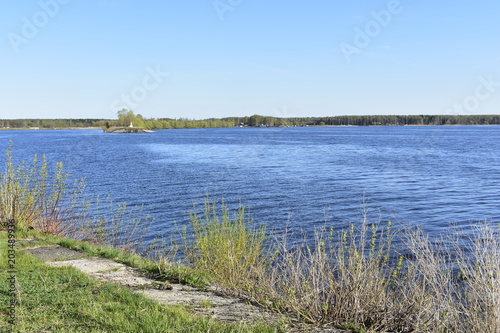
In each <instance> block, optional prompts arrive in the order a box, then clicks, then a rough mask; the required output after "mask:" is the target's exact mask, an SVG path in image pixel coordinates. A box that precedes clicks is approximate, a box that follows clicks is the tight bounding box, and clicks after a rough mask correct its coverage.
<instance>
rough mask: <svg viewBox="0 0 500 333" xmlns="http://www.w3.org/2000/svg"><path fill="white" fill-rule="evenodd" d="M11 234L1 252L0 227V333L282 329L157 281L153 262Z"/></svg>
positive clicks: (226, 301) (230, 301)
mask: <svg viewBox="0 0 500 333" xmlns="http://www.w3.org/2000/svg"><path fill="white" fill-rule="evenodd" d="M16 238H19V239H17V241H16V243H15V246H14V247H10V249H11V252H9V247H8V237H7V232H6V231H2V232H0V252H1V253H2V257H5V258H6V257H7V255H6V256H3V254H7V253H13V254H14V255H13V256H12V257H13V258H14V260H15V264H14V265H15V267H14V269H9V267H7V262H6V261H4V260H2V262H1V263H0V267H1V269H2V272H1V273H0V279H1V280H0V281H1V283H0V288H1V290H2V293H1V294H0V313H1V314H2V317H4V318H6V319H11V320H13V322H11V323H10V324H9V322H8V321H2V322H1V324H0V330H1V331H2V332H9V331H10V329H11V328H13V330H12V332H18V331H19V332H21V331H22V332H25V331H30V332H31V331H51V332H65V333H68V332H82V331H84V332H103V331H106V332H120V333H122V332H167V331H168V332H181V331H182V332H208V331H210V330H211V331H214V332H284V331H285V326H283V324H282V323H280V322H279V317H278V316H276V315H274V316H273V317H270V316H272V315H266V312H265V311H263V310H262V309H261V308H258V307H253V306H251V305H248V304H246V303H244V302H242V301H241V300H239V299H234V298H224V297H221V296H218V295H216V294H214V292H211V291H209V290H208V289H207V287H204V288H201V287H200V288H194V287H190V286H187V285H184V286H183V285H180V284H179V283H178V281H175V280H176V279H178V278H179V276H177V277H175V276H170V277H169V278H170V281H173V282H169V281H165V280H166V278H167V277H166V276H162V274H161V272H160V269H159V268H160V266H159V263H154V262H152V261H148V260H145V259H143V258H141V257H138V256H135V255H132V254H130V253H125V252H123V251H120V250H117V249H111V248H105V247H97V246H95V245H92V244H89V243H86V242H77V241H74V240H71V239H65V238H60V237H53V236H50V235H46V234H42V233H39V232H36V231H29V232H26V231H20V232H18V234H17V235H16ZM70 248H72V249H70ZM75 249H77V250H78V251H77V250H75ZM124 263H125V264H124ZM12 272H15V273H14V274H13V273H12ZM12 276H14V277H15V283H13V284H10V283H8V281H9V278H10V277H12ZM152 277H155V278H152ZM162 277H163V279H162ZM7 290H9V292H6V291H7ZM11 302H15V304H14V306H12V307H10V308H9V304H11ZM11 314H12V316H11ZM273 318H274V319H273ZM264 322H265V324H264ZM273 323H274V324H273Z"/></svg>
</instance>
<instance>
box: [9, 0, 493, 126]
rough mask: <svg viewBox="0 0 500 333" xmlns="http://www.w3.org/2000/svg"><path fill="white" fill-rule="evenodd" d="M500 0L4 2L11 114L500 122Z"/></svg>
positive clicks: (101, 116)
mask: <svg viewBox="0 0 500 333" xmlns="http://www.w3.org/2000/svg"><path fill="white" fill-rule="evenodd" d="M499 13H500V3H499V2H498V1H493V0H485V1H481V2H473V1H440V2H435V1H429V0H421V1H416V0H413V1H411V0H401V1H398V0H389V1H378V0H376V1H374V0H371V1H368V0H364V1H345V0H344V1H340V0H337V1H335V0H317V1H290V0H288V1H285V0H252V1H251V0H197V1H170V0H164V1H152V0H144V1H140V2H139V1H130V0H86V1H81V0H36V1H34V0H22V1H15V0H4V1H2V2H1V3H0V22H1V23H0V27H1V28H0V29H1V30H0V36H1V37H2V38H1V41H0V50H1V52H0V62H1V64H2V66H1V67H2V71H1V73H2V75H1V78H0V90H1V92H2V97H1V98H0V118H115V117H116V111H118V109H121V108H122V107H126V108H129V109H132V110H134V111H135V112H136V113H140V114H142V115H143V116H145V117H148V118H149V117H171V118H179V117H184V118H192V119H201V118H209V117H227V116H244V115H252V114H262V115H270V116H277V117H292V116H335V115H354V114H356V115H362V114H491V113H497V114H498V113H500V33H499V31H500V20H498V14H499Z"/></svg>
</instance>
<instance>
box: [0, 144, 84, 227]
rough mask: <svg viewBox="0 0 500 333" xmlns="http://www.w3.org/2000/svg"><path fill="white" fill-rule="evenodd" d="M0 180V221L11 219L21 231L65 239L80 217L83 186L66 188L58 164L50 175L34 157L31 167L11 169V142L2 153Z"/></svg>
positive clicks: (45, 163)
mask: <svg viewBox="0 0 500 333" xmlns="http://www.w3.org/2000/svg"><path fill="white" fill-rule="evenodd" d="M0 177H1V179H0V218H1V219H13V220H15V221H16V223H18V224H20V225H23V226H25V227H33V228H35V229H38V230H40V231H42V232H47V233H51V234H54V235H67V234H68V233H70V232H71V231H72V227H73V226H74V223H73V222H76V221H78V220H79V219H81V218H82V215H83V214H84V209H83V207H82V206H80V205H79V204H80V202H81V200H82V198H83V192H84V188H85V186H84V183H83V181H76V182H74V183H73V184H69V182H68V174H67V173H65V172H64V171H63V165H62V163H57V164H56V167H55V170H54V171H53V174H52V175H51V174H49V170H48V165H47V161H46V158H45V156H43V157H42V161H41V162H40V161H39V159H38V156H37V155H35V156H34V157H33V161H32V164H31V165H28V164H26V163H25V162H24V161H22V162H21V163H19V164H18V165H15V164H14V162H13V156H12V142H11V143H10V145H9V148H8V149H7V151H6V164H5V172H4V173H0Z"/></svg>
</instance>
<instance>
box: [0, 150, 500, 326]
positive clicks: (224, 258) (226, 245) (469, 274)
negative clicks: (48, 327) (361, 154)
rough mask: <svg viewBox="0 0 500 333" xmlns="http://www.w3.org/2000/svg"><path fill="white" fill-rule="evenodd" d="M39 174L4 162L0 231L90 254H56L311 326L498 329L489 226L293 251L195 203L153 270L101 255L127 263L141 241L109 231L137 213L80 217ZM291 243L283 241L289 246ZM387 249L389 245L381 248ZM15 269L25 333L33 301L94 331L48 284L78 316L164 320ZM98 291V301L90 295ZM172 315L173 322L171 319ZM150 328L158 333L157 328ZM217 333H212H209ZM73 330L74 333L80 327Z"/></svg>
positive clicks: (497, 247)
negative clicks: (128, 270)
mask: <svg viewBox="0 0 500 333" xmlns="http://www.w3.org/2000/svg"><path fill="white" fill-rule="evenodd" d="M9 154H10V155H11V154H12V152H11V150H8V152H7V155H8V156H9ZM44 165H45V164H42V166H38V164H37V162H36V159H35V162H34V163H33V165H32V166H31V167H26V166H25V165H24V164H20V165H17V166H15V165H13V163H12V159H11V158H7V165H6V168H5V170H6V171H5V173H4V174H2V179H1V182H0V203H1V205H0V218H1V219H2V220H3V221H5V220H7V219H15V221H16V222H17V223H18V227H19V228H20V230H22V229H26V228H27V227H29V226H31V227H34V228H35V229H39V230H42V231H45V232H48V233H56V234H63V235H68V236H70V237H73V238H85V239H86V240H87V241H90V242H93V243H95V244H97V245H96V247H94V248H93V249H91V248H90V247H89V246H88V245H85V246H84V245H81V244H82V243H79V242H76V241H71V240H65V241H64V242H62V243H61V244H63V245H65V246H69V247H73V248H78V247H82V248H83V247H85V248H87V250H88V251H94V252H96V251H97V252H98V253H102V255H105V256H108V257H113V256H114V257H119V258H121V259H119V260H122V261H124V262H127V263H130V264H134V265H137V262H139V263H140V264H139V265H142V266H141V267H142V268H144V269H147V270H149V271H150V272H152V273H155V274H157V275H159V276H162V277H164V278H165V279H175V280H176V281H181V282H184V283H190V284H194V285H197V286H199V287H202V286H203V285H204V284H205V283H215V284H216V285H218V286H220V288H222V290H223V291H224V292H226V293H228V294H232V295H237V296H240V297H244V298H246V299H247V300H249V301H252V302H255V303H259V304H261V305H262V306H265V307H267V308H269V309H271V310H273V311H276V312H279V313H283V314H287V315H290V316H293V317H295V318H297V319H299V320H300V321H302V322H306V323H311V324H315V325H326V326H335V327H344V328H345V327H349V328H353V329H355V330H357V331H358V332H362V331H373V332H386V331H390V332H491V333H492V332H499V331H500V275H499V273H500V237H499V233H498V228H494V227H492V226H491V225H489V224H486V223H481V224H477V225H476V226H475V227H476V229H475V233H474V234H470V233H465V232H463V233H462V234H460V233H459V232H457V233H455V234H454V235H450V236H446V237H445V236H443V240H442V241H441V242H440V243H437V244H435V243H432V242H431V241H429V240H428V238H427V236H426V235H425V234H424V233H423V232H422V231H421V230H419V229H418V228H402V227H400V226H398V228H395V227H394V226H393V225H392V224H391V223H390V222H389V223H371V222H370V221H368V220H367V219H366V218H365V219H364V220H363V221H361V222H360V223H358V224H352V225H351V226H350V228H348V229H347V230H335V229H333V228H328V229H327V228H325V229H319V230H317V232H316V233H315V235H313V236H312V237H307V236H304V238H303V240H302V242H300V241H299V242H297V241H296V240H297V237H296V235H290V234H286V233H285V234H284V235H282V236H273V237H271V236H270V235H271V234H274V233H272V232H269V231H268V230H267V229H266V226H265V225H261V224H257V223H254V222H253V221H252V220H251V218H250V217H249V215H248V212H247V211H246V210H245V208H244V207H240V208H239V209H238V210H236V211H234V212H231V211H230V209H229V208H228V207H226V206H225V205H224V203H222V204H220V205H218V204H217V203H216V202H215V201H210V200H208V199H207V202H206V204H205V207H204V209H203V210H202V211H201V212H199V211H198V210H197V209H196V208H194V209H193V211H192V212H191V214H190V217H191V225H190V226H186V227H185V228H184V229H183V230H181V231H180V232H181V235H182V242H181V243H180V244H176V245H177V247H176V248H177V249H178V250H179V251H181V253H182V255H183V256H182V258H183V261H182V263H183V264H184V265H178V264H174V263H172V257H169V256H167V255H166V253H165V252H164V251H166V250H167V249H168V248H171V247H169V246H168V245H167V244H166V243H163V244H164V245H163V246H160V244H161V243H162V242H159V241H158V242H156V243H154V244H152V246H150V247H147V248H146V250H149V251H152V250H153V249H154V250H155V255H156V261H146V260H141V259H138V257H137V256H134V255H132V254H130V255H128V256H127V255H120V256H118V255H117V253H116V252H113V250H109V249H108V250H102V246H103V245H107V246H111V247H114V248H120V247H123V246H125V248H126V249H127V250H128V253H133V252H134V249H137V245H140V241H141V235H142V234H141V233H136V234H134V235H135V236H134V237H132V238H131V237H124V234H126V235H129V234H131V232H128V231H126V232H120V230H123V229H124V230H137V228H139V229H141V230H142V229H144V228H142V227H143V226H144V225H147V224H148V223H150V221H151V220H149V219H147V218H144V219H142V218H139V219H138V218H137V217H136V216H137V214H139V213H140V212H136V213H137V214H132V215H127V214H128V213H127V208H126V206H120V207H119V208H118V209H117V210H115V211H113V212H112V213H108V214H98V216H97V217H95V216H94V217H93V216H92V215H89V214H88V210H87V209H86V208H85V207H88V205H89V203H88V202H84V203H82V204H80V205H79V204H78V200H81V198H82V196H80V195H78V193H81V192H80V189H81V187H80V185H78V184H80V183H79V182H77V183H74V185H73V186H72V187H71V186H70V185H69V184H68V183H69V182H68V180H67V178H65V175H64V173H63V172H62V166H58V167H56V168H55V171H54V173H53V176H48V174H49V173H48V171H47V168H46V166H44ZM40 175H42V176H40ZM37 191H38V192H37ZM42 193H46V195H45V196H43V195H42ZM75 193H76V194H75ZM40 196H41V198H42V199H39V197H40ZM90 204H91V203H90ZM111 207H113V206H111ZM52 211H55V212H61V213H60V214H62V212H68V215H67V216H71V217H72V218H71V219H69V218H64V219H61V215H51V213H50V212H52ZM40 212H42V213H40ZM69 212H72V214H69ZM74 212H78V214H75V213H74ZM131 216H132V217H131ZM134 216H135V217H134ZM38 221H42V223H39V222H38ZM148 221H149V222H148ZM292 239H294V240H295V242H293V243H291V242H290V240H292ZM395 241H397V244H398V246H394V245H393V244H394V242H395ZM2 244H3V245H2V246H4V248H3V249H2V251H5V250H6V249H5V246H6V245H5V243H2ZM85 244H87V243H85ZM142 249H143V250H144V246H143V247H142ZM20 262H21V264H20V269H23V275H24V274H26V276H27V278H26V279H27V280H25V281H24V280H23V281H20V282H19V285H20V286H22V288H28V289H26V290H29V292H26V295H23V298H21V300H23V299H24V297H26V298H27V300H26V301H23V302H22V303H21V307H24V304H31V303H30V302H34V303H35V305H30V306H31V307H28V308H26V311H27V312H25V313H24V314H23V317H22V318H25V319H23V320H25V323H26V325H34V326H30V327H36V325H41V322H43V320H45V319H41V318H42V312H43V311H42V308H45V307H47V305H46V304H45V303H40V302H39V303H36V302H38V301H36V299H38V298H39V297H40V298H42V299H44V298H43V297H56V298H54V300H52V299H49V300H47V302H49V303H50V302H54V303H55V304H58V306H59V308H61V307H63V308H64V307H68V311H63V314H65V313H66V314H68V316H72V318H73V319H72V320H77V321H76V322H72V321H68V322H69V323H70V325H75V331H78V329H79V328H78V327H81V325H82V323H83V322H87V321H89V322H90V323H95V322H98V321H97V320H94V319H92V320H87V318H85V319H81V320H80V319H79V318H81V317H79V315H78V314H80V313H83V314H85V316H90V318H99V317H100V316H102V313H100V312H96V313H95V314H93V313H92V314H88V310H85V309H84V308H80V307H78V304H73V302H70V303H69V304H63V303H61V302H62V299H58V298H57V296H55V294H62V295H68V294H67V293H69V292H70V291H67V290H66V289H62V290H57V292H52V291H53V289H52V288H59V285H60V284H61V288H67V286H66V287H64V285H65V284H67V283H72V284H75V286H77V288H74V290H75V293H77V294H79V295H80V294H81V295H82V296H81V297H84V299H82V301H81V302H83V304H87V306H90V305H91V304H94V303H91V302H97V303H98V306H97V305H96V306H97V308H102V307H104V310H103V311H108V310H109V308H108V307H106V306H105V305H107V304H111V309H114V310H111V312H112V313H113V311H115V310H116V311H118V312H120V311H122V312H124V311H125V310H124V308H123V307H124V304H125V305H126V306H125V307H129V306H130V307H132V308H133V307H136V308H137V306H139V304H140V306H141V307H143V306H146V305H147V306H150V307H151V313H152V314H151V316H154V315H156V314H158V316H160V317H161V313H168V311H170V310H165V309H166V308H164V307H160V306H158V305H154V304H150V303H147V302H146V301H145V300H143V299H139V298H137V296H123V295H122V294H121V293H122V292H123V291H122V290H121V289H119V288H117V287H111V286H97V285H95V282H90V281H87V280H85V279H84V277H82V276H80V275H78V274H77V273H76V272H75V271H71V270H68V271H67V272H65V273H64V274H68V275H67V277H66V278H64V279H65V280H64V282H61V281H60V280H56V276H57V278H58V279H59V278H60V277H61V276H66V275H64V274H63V275H61V274H60V273H55V272H52V271H51V269H49V268H43V267H44V266H41V264H40V263H39V262H37V261H36V260H34V259H32V258H29V257H28V256H24V255H22V256H20ZM2 265H4V263H2ZM3 267H4V266H3ZM29 267H31V268H29ZM30 270H31V271H30ZM40 272H44V273H43V274H42V273H40ZM20 275H21V274H20ZM28 280H29V281H28ZM31 280H34V281H38V282H37V283H38V285H39V286H43V288H40V291H35V290H32V289H36V288H34V287H30V286H35V285H36V284H32V282H30V281H31ZM3 281H5V279H4V280H3ZM3 281H2V283H3ZM44 281H45V282H44ZM47 281H48V282H50V283H47ZM25 283H26V284H25ZM25 286H27V287H25ZM82 286H83V287H82ZM87 286H90V287H89V288H90V289H88V288H87ZM80 288H83V289H80ZM96 288H97V289H96ZM99 288H104V289H102V291H104V290H105V291H106V292H105V293H104V292H102V291H99V290H101V289H99ZM90 290H98V292H97V295H101V294H102V295H101V296H99V297H103V298H99V297H97V296H94V294H92V293H90V294H89V291H90ZM32 292H33V293H43V294H44V296H42V295H39V294H36V297H34V298H33V300H32V301H29V299H30V297H31V296H30V295H28V294H30V293H32ZM2 293H3V294H4V293H5V289H3V291H2ZM103 294H107V295H103ZM73 297H80V296H78V295H73V294H70V297H66V296H65V297H64V299H66V300H67V299H73ZM107 297H111V299H109V298H107ZM132 298H133V300H130V299H132ZM129 301H130V303H127V302H129ZM24 302H25V303H24ZM113 302H114V303H113ZM36 304H38V305H36ZM143 304H146V305H143ZM37 306H38V307H41V308H40V309H38V308H37ZM92 306H93V305H92ZM4 309H5V308H4ZM4 309H2V311H5V310H4ZM23 309H24V308H23ZM55 309H56V308H54V310H50V311H56V310H55ZM23 311H24V310H23ZM30 311H31V312H35V314H36V311H40V315H35V318H38V319H35V320H34V322H33V323H31V321H30V320H29V319H27V318H28V314H27V313H29V312H30ZM58 316H59V315H58ZM58 316H55V318H56V319H55V321H54V322H53V325H55V326H54V327H58V326H57V325H59V324H60V323H62V322H66V321H67V320H69V319H67V317H58ZM173 316H174V317H179V318H184V317H183V316H184V315H182V314H175V315H173ZM120 318H122V317H120V315H117V317H115V318H114V319H110V320H111V322H107V323H102V325H103V326H100V327H101V329H102V327H106V330H107V329H108V328H107V327H108V326H107V325H110V323H114V321H120V320H121V319H120ZM133 318H134V317H133ZM178 320H182V319H178ZM186 320H188V321H189V320H191V321H190V322H189V323H188V324H185V323H184V322H183V323H182V324H181V325H188V327H193V331H196V330H199V331H205V330H206V329H207V325H212V323H211V322H210V321H207V319H193V318H191V319H186ZM154 321H156V317H155V318H154V319H153V317H151V319H147V320H146V323H142V322H140V321H138V322H136V323H134V325H150V324H151V323H152V322H154ZM99 323H100V322H99ZM129 324H131V323H124V324H123V325H129ZM23 325H24V324H23ZM79 325H80V326H79ZM92 325H93V324H92ZM96 325H97V324H96ZM99 325H101V324H99ZM161 325H163V324H161ZM165 325H166V324H165ZM189 325H191V326H189ZM214 325H215V324H214ZM137 327H138V326H137ZM145 327H146V326H145ZM158 327H161V329H164V328H163V327H164V326H158ZM165 327H166V326H165ZM87 328H89V329H93V327H85V329H87ZM129 329H130V331H132V329H131V328H129V327H128V326H124V327H123V329H122V330H121V331H122V332H126V331H127V330H129ZM148 329H149V328H148ZM148 329H146V330H144V331H148ZM225 329H227V328H224V327H222V328H220V330H219V328H217V329H215V328H213V329H212V331H224V330H225ZM238 329H240V328H238ZM245 329H246V328H245ZM168 330H169V329H166V331H168ZM81 331H85V330H84V328H82V330H81ZM96 331H97V330H96ZM139 331H140V330H139ZM174 331H175V330H174ZM183 331H184V330H183ZM151 332H154V330H151Z"/></svg>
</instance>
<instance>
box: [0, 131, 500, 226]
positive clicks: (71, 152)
mask: <svg viewBox="0 0 500 333" xmlns="http://www.w3.org/2000/svg"><path fill="white" fill-rule="evenodd" d="M9 139H12V140H13V145H14V155H15V158H16V159H25V160H27V161H29V160H31V159H32V156H33V154H39V155H43V154H45V155H46V156H47V159H48V161H49V162H50V163H51V164H52V165H53V164H54V163H55V162H57V161H62V162H63V163H64V167H65V170H66V171H67V172H69V173H70V174H71V176H72V177H76V178H81V177H85V178H86V183H87V192H88V193H89V194H96V195H107V194H110V195H111V198H113V200H114V201H115V202H118V203H123V202H126V203H127V204H128V205H142V204H143V205H144V212H145V213H148V214H151V215H152V216H154V218H155V226H154V228H153V229H152V233H155V234H168V233H169V232H171V230H172V227H173V225H174V224H177V225H183V224H185V223H187V222H188V221H189V217H188V212H189V210H190V209H192V206H193V203H195V204H196V205H197V206H198V208H199V209H200V210H201V208H202V205H203V201H204V199H205V197H206V196H207V195H208V196H210V197H211V198H217V199H219V200H220V199H221V198H222V197H223V198H224V199H225V201H226V203H227V204H228V205H229V206H230V207H233V208H234V207H236V206H237V205H238V203H239V202H241V203H243V204H244V205H245V206H249V207H250V209H251V215H252V217H253V218H254V220H255V221H256V222H258V223H266V224H267V225H268V226H271V227H273V228H275V229H277V230H280V229H281V228H283V227H284V226H285V225H287V224H288V226H289V227H291V228H297V229H302V230H304V231H305V232H306V233H312V230H313V229H314V228H315V227H317V226H321V225H323V224H324V223H327V224H328V225H329V226H330V225H333V226H335V227H336V228H339V227H341V226H345V225H347V224H349V223H351V222H354V223H358V222H360V221H361V219H362V209H363V207H365V208H366V209H368V215H369V217H370V219H371V220H372V221H374V222H376V221H379V220H381V221H387V220H391V221H394V222H401V223H406V224H411V225H419V226H422V227H423V228H424V229H425V230H426V231H427V232H429V234H430V235H431V236H436V235H438V234H440V233H442V232H443V231H445V230H447V228H449V226H450V224H455V225H459V226H460V225H469V224H470V222H474V221H488V222H491V223H498V222H500V126H446V127H444V126H443V127H430V126H429V127H314V128H310V127H306V128H229V129H181V130H160V131H157V132H155V133H152V134H105V133H103V132H102V131H101V130H57V131H55V130H52V131H45V130H35V131H0V148H1V149H2V151H4V150H5V148H6V147H7V146H8V141H9ZM4 161H5V155H4V154H2V155H1V156H0V163H2V165H3V164H4ZM2 170H3V169H2Z"/></svg>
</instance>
